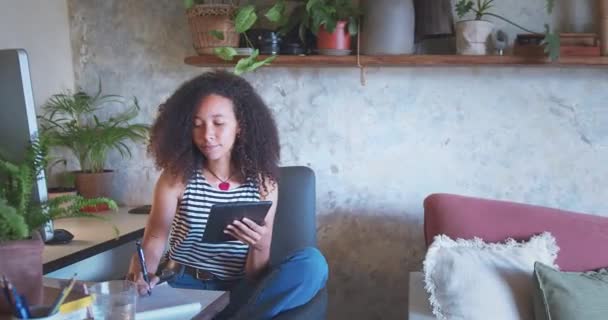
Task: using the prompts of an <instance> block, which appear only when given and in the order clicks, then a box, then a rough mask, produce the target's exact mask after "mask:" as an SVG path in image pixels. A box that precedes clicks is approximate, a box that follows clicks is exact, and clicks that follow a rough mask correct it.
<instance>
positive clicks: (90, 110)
mask: <svg viewBox="0 0 608 320" xmlns="http://www.w3.org/2000/svg"><path fill="white" fill-rule="evenodd" d="M108 104H118V105H120V106H121V107H125V108H126V110H124V111H123V112H119V113H118V114H115V115H113V116H111V117H109V118H108V119H106V120H102V119H100V118H99V117H98V116H97V115H96V114H95V112H97V111H99V110H101V109H102V108H103V107H104V106H106V105H108ZM43 110H44V112H45V113H44V115H43V116H41V117H39V119H40V126H41V132H42V135H43V136H45V137H46V139H47V140H48V143H49V146H51V147H66V148H68V149H69V150H71V151H72V152H73V153H74V155H75V156H76V157H77V158H78V161H79V164H80V168H81V170H82V171H84V172H93V173H98V172H103V170H104V164H105V161H106V158H107V155H108V152H109V151H111V150H113V149H116V150H118V152H119V153H120V154H121V156H122V157H129V158H130V157H131V151H130V149H129V147H128V146H127V145H126V143H125V142H126V141H132V142H140V141H145V140H146V139H147V137H148V129H149V126H148V125H146V124H142V123H136V124H131V123H130V122H131V120H133V119H134V118H135V117H136V116H137V114H138V112H139V105H138V103H137V99H136V98H133V102H132V104H130V105H129V104H128V103H127V102H126V101H125V99H123V98H122V97H120V96H117V95H102V94H101V83H100V84H99V89H98V91H97V93H95V95H93V96H91V95H89V94H87V93H85V92H83V91H78V92H76V93H73V94H72V93H69V92H68V93H62V94H56V95H53V96H52V97H51V98H50V99H49V101H48V102H47V103H46V104H45V105H44V106H43Z"/></svg>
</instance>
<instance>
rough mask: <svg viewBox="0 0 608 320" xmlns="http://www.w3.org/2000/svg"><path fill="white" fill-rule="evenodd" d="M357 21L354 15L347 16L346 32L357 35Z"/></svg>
mask: <svg viewBox="0 0 608 320" xmlns="http://www.w3.org/2000/svg"><path fill="white" fill-rule="evenodd" d="M358 27H359V21H358V19H357V18H355V17H350V18H348V34H350V35H351V36H354V35H357V32H358V31H359V28H358Z"/></svg>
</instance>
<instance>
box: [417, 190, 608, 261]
mask: <svg viewBox="0 0 608 320" xmlns="http://www.w3.org/2000/svg"><path fill="white" fill-rule="evenodd" d="M544 231H549V232H551V233H552V234H553V236H554V237H555V238H556V240H557V245H558V246H559V248H560V250H559V253H558V256H557V261H556V263H557V265H558V266H559V267H560V269H561V270H562V271H588V270H594V269H599V268H601V267H607V266H608V217H602V216H594V215H588V214H581V213H575V212H568V211H563V210H558V209H551V208H546V207H540V206H533V205H527V204H520V203H514V202H507V201H497V200H486V199H479V198H472V197H465V196H459V195H452V194H432V195H430V196H428V197H427V198H426V199H425V200H424V236H425V241H426V245H427V247H428V246H429V245H430V244H431V242H432V241H433V237H434V236H435V235H437V234H446V235H448V236H449V237H451V238H464V239H470V238H473V237H479V238H481V239H483V240H485V241H486V242H501V241H503V240H505V239H507V238H509V237H510V238H513V239H516V240H518V241H522V240H528V239H529V238H530V237H531V236H532V235H535V234H538V233H541V232H544Z"/></svg>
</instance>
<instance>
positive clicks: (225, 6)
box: [184, 0, 239, 55]
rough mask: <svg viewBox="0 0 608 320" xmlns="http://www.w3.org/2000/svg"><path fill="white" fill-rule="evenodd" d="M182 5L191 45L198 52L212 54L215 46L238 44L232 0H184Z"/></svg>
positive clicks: (234, 45) (234, 8) (234, 9)
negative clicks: (186, 19) (186, 18)
mask: <svg viewBox="0 0 608 320" xmlns="http://www.w3.org/2000/svg"><path fill="white" fill-rule="evenodd" d="M184 7H185V8H186V16H187V17H188V24H189V26H190V32H191V34H192V45H193V47H194V49H195V50H196V52H197V53H198V54H200V55H204V54H213V53H214V52H213V50H214V49H215V48H220V47H236V46H238V44H239V34H238V32H237V31H236V30H235V26H234V13H235V12H236V9H237V6H235V5H234V4H233V3H232V1H220V2H218V1H212V2H211V3H210V1H207V0H184ZM220 34H221V36H220Z"/></svg>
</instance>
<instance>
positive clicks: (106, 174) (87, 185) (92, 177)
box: [76, 170, 114, 198]
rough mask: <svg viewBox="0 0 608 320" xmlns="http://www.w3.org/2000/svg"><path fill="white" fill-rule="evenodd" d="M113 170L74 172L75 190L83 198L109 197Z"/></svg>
mask: <svg viewBox="0 0 608 320" xmlns="http://www.w3.org/2000/svg"><path fill="white" fill-rule="evenodd" d="M113 174H114V171H112V170H104V171H103V172H100V173H89V172H82V171H78V172H76V190H78V193H79V194H80V195H81V196H83V197H85V198H97V197H109V196H110V192H111V190H112V175H113Z"/></svg>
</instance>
